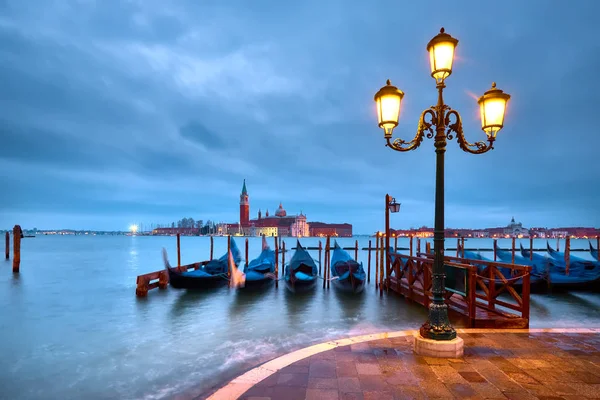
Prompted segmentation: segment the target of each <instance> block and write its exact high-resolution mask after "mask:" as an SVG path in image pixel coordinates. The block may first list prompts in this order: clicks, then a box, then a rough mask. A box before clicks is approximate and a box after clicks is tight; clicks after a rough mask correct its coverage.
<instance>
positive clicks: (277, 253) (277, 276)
mask: <svg viewBox="0 0 600 400" xmlns="http://www.w3.org/2000/svg"><path fill="white" fill-rule="evenodd" d="M281 269H282V270H283V268H281ZM282 274H283V271H282ZM278 287H279V248H278V246H277V236H275V288H276V289H277V288H278Z"/></svg>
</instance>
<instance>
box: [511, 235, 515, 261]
mask: <svg viewBox="0 0 600 400" xmlns="http://www.w3.org/2000/svg"><path fill="white" fill-rule="evenodd" d="M515 241H516V239H515V237H514V236H513V238H512V262H511V264H514V263H515Z"/></svg>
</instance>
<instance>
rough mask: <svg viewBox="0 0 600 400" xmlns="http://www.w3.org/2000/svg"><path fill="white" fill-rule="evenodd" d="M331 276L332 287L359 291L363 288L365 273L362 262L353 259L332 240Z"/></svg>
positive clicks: (346, 290) (354, 291) (347, 290)
mask: <svg viewBox="0 0 600 400" xmlns="http://www.w3.org/2000/svg"><path fill="white" fill-rule="evenodd" d="M331 277H332V282H333V287H335V288H336V289H339V290H341V291H345V292H352V293H360V292H362V291H363V289H364V288H365V280H366V279H367V274H366V272H365V270H364V268H363V265H362V263H358V262H357V261H356V260H354V259H353V258H352V257H351V256H350V254H348V252H347V251H346V250H344V249H342V248H341V247H340V246H339V245H338V243H337V241H334V245H333V254H332V255H331Z"/></svg>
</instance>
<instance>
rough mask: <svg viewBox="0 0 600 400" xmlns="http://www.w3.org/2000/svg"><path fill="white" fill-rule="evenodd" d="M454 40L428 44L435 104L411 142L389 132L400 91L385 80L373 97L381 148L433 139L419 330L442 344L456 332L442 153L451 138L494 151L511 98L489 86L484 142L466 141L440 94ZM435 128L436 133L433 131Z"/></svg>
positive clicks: (469, 148) (475, 150)
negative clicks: (430, 252) (427, 259)
mask: <svg viewBox="0 0 600 400" xmlns="http://www.w3.org/2000/svg"><path fill="white" fill-rule="evenodd" d="M457 45H458V40H456V39H455V38H453V37H452V36H450V35H449V34H447V33H445V32H444V28H442V29H441V30H440V33H439V34H438V35H437V36H435V37H434V38H433V39H431V41H430V42H429V43H428V44H427V51H428V52H429V62H430V65H431V76H432V77H433V78H434V79H435V81H436V88H437V90H438V101H437V104H436V105H435V106H432V107H430V108H428V109H426V110H425V111H423V112H422V113H421V116H420V118H419V124H418V128H417V134H416V135H415V137H414V138H413V139H412V140H411V141H405V140H402V139H399V138H398V139H394V140H393V141H392V131H393V130H394V128H395V127H396V126H397V125H398V119H399V118H400V110H401V105H402V99H403V98H404V92H403V91H401V90H400V89H398V88H397V87H395V86H393V85H392V84H391V82H390V81H389V80H388V81H387V85H385V86H384V87H382V88H381V89H380V90H379V91H378V92H377V94H376V95H375V102H376V104H377V117H378V122H379V127H380V128H382V129H383V132H384V138H385V140H386V143H387V144H386V146H388V147H390V148H391V149H392V150H396V151H410V150H414V149H416V148H417V147H419V145H420V144H421V142H422V141H423V138H424V136H425V135H427V138H429V139H431V138H434V141H435V142H434V146H435V152H436V178H435V225H434V239H433V246H434V261H433V284H432V286H433V287H432V292H433V302H432V303H431V305H430V306H429V317H428V319H427V322H425V323H424V324H423V325H422V326H421V329H420V333H421V336H422V337H423V338H425V339H432V340H436V341H447V340H452V339H454V338H456V331H455V330H454V328H453V327H452V325H451V324H450V320H449V319H448V309H447V306H446V304H445V303H444V293H445V289H444V280H445V277H446V275H445V272H444V153H445V152H446V140H452V139H453V138H454V136H456V139H457V141H458V145H459V146H460V148H461V149H462V150H464V151H466V152H468V153H472V154H482V153H485V152H487V151H489V150H491V149H492V148H493V144H494V140H495V139H496V134H497V133H498V132H499V131H500V129H502V127H503V125H504V114H505V111H506V104H507V103H508V100H509V99H510V96H509V95H508V94H506V93H504V92H503V91H502V90H500V89H497V88H496V84H495V83H493V84H492V88H491V89H490V90H488V91H487V92H485V93H484V95H483V96H481V97H480V98H479V101H478V104H479V109H480V115H481V129H482V130H483V131H484V132H485V134H486V136H487V143H486V142H484V141H480V142H475V143H469V142H468V141H467V140H466V139H465V137H464V133H463V128H462V121H461V117H460V114H459V113H458V112H457V111H455V110H453V109H451V108H450V107H448V106H447V105H446V104H444V99H443V96H442V94H443V91H444V88H445V87H446V85H445V80H446V79H447V78H448V77H449V76H450V74H451V73H452V62H453V60H454V49H455V48H456V46H457ZM434 129H435V132H434Z"/></svg>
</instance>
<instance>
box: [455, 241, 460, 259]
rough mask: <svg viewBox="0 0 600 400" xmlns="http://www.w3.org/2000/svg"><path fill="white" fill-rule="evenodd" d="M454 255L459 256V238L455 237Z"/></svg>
mask: <svg viewBox="0 0 600 400" xmlns="http://www.w3.org/2000/svg"><path fill="white" fill-rule="evenodd" d="M456 257H460V238H456Z"/></svg>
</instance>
